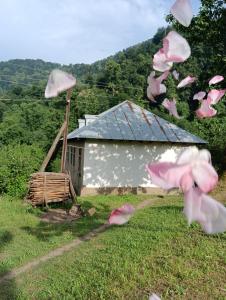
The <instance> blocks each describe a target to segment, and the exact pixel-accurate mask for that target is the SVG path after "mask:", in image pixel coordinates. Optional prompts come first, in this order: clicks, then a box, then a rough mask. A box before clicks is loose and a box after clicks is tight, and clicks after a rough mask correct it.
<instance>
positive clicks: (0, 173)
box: [0, 145, 44, 197]
mask: <svg viewBox="0 0 226 300" xmlns="http://www.w3.org/2000/svg"><path fill="white" fill-rule="evenodd" d="M43 157H44V153H43V150H42V149H40V148H39V147H38V146H36V145H8V146H3V147H2V148H1V149H0V193H7V194H8V195H11V196H17V197H23V196H25V194H26V192H27V187H28V184H27V182H28V180H29V176H30V175H31V174H32V173H33V172H36V171H37V170H38V169H39V168H40V165H41V162H42V159H43Z"/></svg>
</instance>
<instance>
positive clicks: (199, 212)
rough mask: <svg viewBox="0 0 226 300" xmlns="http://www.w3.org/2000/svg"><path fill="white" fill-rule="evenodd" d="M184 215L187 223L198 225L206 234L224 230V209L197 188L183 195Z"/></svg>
mask: <svg viewBox="0 0 226 300" xmlns="http://www.w3.org/2000/svg"><path fill="white" fill-rule="evenodd" d="M184 202H185V205H184V214H185V216H186V217H187V219H188V223H189V224H191V223H192V222H193V221H196V222H198V223H200V225H201V227H202V228H203V230H204V231H205V232H206V233H208V234H213V233H221V232H224V231H225V230H226V208H225V207H224V205H222V204H221V203H219V202H217V201H216V200H214V199H213V198H212V197H210V196H208V195H206V194H204V193H203V192H202V191H201V190H200V189H199V188H194V187H193V188H191V189H190V190H189V191H187V192H186V193H185V199H184Z"/></svg>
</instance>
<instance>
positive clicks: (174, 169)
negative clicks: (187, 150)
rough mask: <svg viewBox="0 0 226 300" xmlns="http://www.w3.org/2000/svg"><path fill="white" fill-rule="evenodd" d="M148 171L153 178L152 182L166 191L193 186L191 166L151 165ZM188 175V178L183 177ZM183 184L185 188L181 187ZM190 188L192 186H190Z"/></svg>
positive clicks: (173, 164)
mask: <svg viewBox="0 0 226 300" xmlns="http://www.w3.org/2000/svg"><path fill="white" fill-rule="evenodd" d="M147 171H148V172H149V175H150V177H151V181H152V182H153V183H154V184H155V185H157V186H159V187H161V188H162V189H164V190H170V189H172V188H180V187H181V188H182V189H183V187H185V186H186V187H188V185H189V183H190V185H191V186H192V184H193V180H190V178H189V174H190V176H191V168H190V166H189V165H181V166H180V165H177V164H176V163H171V162H159V163H151V164H148V166H147ZM185 174H187V175H188V177H187V178H185V177H184V178H183V176H184V175H185ZM181 184H182V185H183V186H181ZM189 188H190V186H189Z"/></svg>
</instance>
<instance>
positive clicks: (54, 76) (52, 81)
mask: <svg viewBox="0 0 226 300" xmlns="http://www.w3.org/2000/svg"><path fill="white" fill-rule="evenodd" d="M75 84H76V79H75V78H74V77H73V76H72V75H71V74H68V73H66V72H64V71H61V70H58V69H55V70H53V71H52V72H51V73H50V75H49V79H48V83H47V86H46V89H45V97H46V98H52V97H57V96H58V95H59V94H60V93H61V92H64V91H66V90H69V89H71V88H72V87H73V86H75Z"/></svg>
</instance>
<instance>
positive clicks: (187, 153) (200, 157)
mask: <svg viewBox="0 0 226 300" xmlns="http://www.w3.org/2000/svg"><path fill="white" fill-rule="evenodd" d="M192 161H206V162H208V163H211V154H210V152H209V151H208V150H206V149H202V150H199V149H198V148H197V147H196V146H193V147H189V148H187V149H186V150H184V151H183V152H182V153H181V154H180V155H179V156H178V158H177V161H176V163H177V164H179V165H183V164H189V163H191V162H192Z"/></svg>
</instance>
